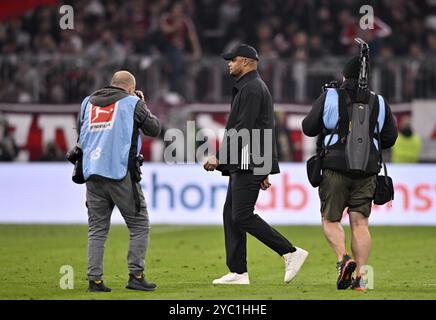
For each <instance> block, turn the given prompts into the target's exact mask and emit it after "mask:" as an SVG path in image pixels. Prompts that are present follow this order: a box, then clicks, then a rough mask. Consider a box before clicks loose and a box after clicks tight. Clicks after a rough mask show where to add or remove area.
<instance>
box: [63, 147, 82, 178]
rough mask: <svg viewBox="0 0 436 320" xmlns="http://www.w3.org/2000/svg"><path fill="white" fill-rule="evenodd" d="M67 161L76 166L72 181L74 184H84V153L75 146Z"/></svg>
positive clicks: (69, 152) (68, 154)
mask: <svg viewBox="0 0 436 320" xmlns="http://www.w3.org/2000/svg"><path fill="white" fill-rule="evenodd" d="M67 159H68V161H70V162H71V163H72V164H74V169H73V176H72V180H73V182H74V183H77V184H83V183H85V182H86V181H85V177H84V176H83V161H82V160H83V151H82V149H81V148H80V147H78V146H75V147H74V148H73V149H71V150H70V151H68V153H67Z"/></svg>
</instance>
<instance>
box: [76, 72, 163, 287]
mask: <svg viewBox="0 0 436 320" xmlns="http://www.w3.org/2000/svg"><path fill="white" fill-rule="evenodd" d="M135 87H136V80H135V77H134V76H133V75H132V74H131V73H129V72H127V71H118V72H116V73H115V74H114V76H113V78H112V81H111V85H110V86H108V87H105V88H103V89H100V90H98V91H96V92H94V93H93V94H91V95H90V96H88V97H86V98H85V99H84V100H83V102H82V107H81V112H80V114H79V126H78V128H79V145H80V148H75V151H74V152H73V153H72V154H74V156H75V157H77V158H80V156H81V155H82V154H83V155H82V159H83V160H82V161H81V166H82V167H83V169H82V170H83V177H82V179H83V181H81V182H82V183H83V182H85V181H86V189H87V192H86V206H87V208H88V217H89V219H88V221H89V233H88V280H89V288H88V291H91V292H109V291H111V289H109V288H108V287H106V286H105V285H104V283H103V281H102V276H103V256H104V247H105V242H106V238H107V234H108V232H109V227H110V218H111V214H112V210H113V208H114V206H117V207H118V209H119V210H120V212H121V214H122V216H123V218H124V220H125V221H126V224H127V227H128V229H129V233H130V245H129V253H128V256H127V260H128V267H129V272H130V277H129V280H128V283H127V286H126V288H128V289H133V290H143V291H153V290H155V288H156V285H155V284H153V283H150V282H147V281H146V280H145V278H144V274H143V271H144V258H145V252H146V248H147V246H148V234H149V219H148V212H147V209H146V203H145V198H144V195H143V193H142V190H141V186H140V184H139V181H140V180H141V172H140V166H141V164H142V157H141V156H140V154H139V151H140V150H141V137H140V132H139V129H140V130H141V131H142V132H143V133H144V134H146V135H149V136H152V137H156V136H158V135H159V132H160V124H159V120H158V119H157V118H156V117H155V116H154V115H153V114H152V113H151V112H150V110H149V109H148V108H147V105H146V104H145V101H144V95H143V93H142V92H141V91H136V90H135ZM70 160H71V159H70ZM79 160H80V159H79ZM78 174H79V175H80V173H78ZM73 180H74V177H73ZM74 181H75V182H76V180H74ZM79 183H80V182H79Z"/></svg>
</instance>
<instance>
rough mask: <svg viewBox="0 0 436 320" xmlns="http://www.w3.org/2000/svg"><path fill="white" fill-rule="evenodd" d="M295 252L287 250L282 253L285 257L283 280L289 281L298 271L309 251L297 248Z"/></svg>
mask: <svg viewBox="0 0 436 320" xmlns="http://www.w3.org/2000/svg"><path fill="white" fill-rule="evenodd" d="M295 248H296V249H297V251H295V252H289V253H287V254H284V255H283V258H284V259H285V282H286V283H289V282H290V281H291V280H292V279H294V277H295V276H296V275H297V273H298V271H300V268H301V266H302V265H303V263H304V261H305V260H306V258H307V256H308V255H309V252H307V251H306V250H303V249H301V248H297V247H295Z"/></svg>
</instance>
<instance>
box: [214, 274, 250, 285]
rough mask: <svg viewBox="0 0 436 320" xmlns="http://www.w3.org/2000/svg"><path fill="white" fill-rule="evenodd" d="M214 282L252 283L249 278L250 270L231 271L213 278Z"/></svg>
mask: <svg viewBox="0 0 436 320" xmlns="http://www.w3.org/2000/svg"><path fill="white" fill-rule="evenodd" d="M212 284H250V279H249V278H248V272H245V273H243V274H238V273H235V272H230V273H228V274H226V275H225V276H222V277H221V278H219V279H215V280H213V282H212Z"/></svg>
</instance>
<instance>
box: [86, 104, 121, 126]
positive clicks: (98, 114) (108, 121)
mask: <svg viewBox="0 0 436 320" xmlns="http://www.w3.org/2000/svg"><path fill="white" fill-rule="evenodd" d="M117 107H118V103H113V104H110V105H108V106H104V107H98V106H94V105H91V110H90V113H91V116H90V117H89V119H90V120H89V122H90V123H89V130H90V131H101V130H110V129H112V127H113V124H114V120H115V115H116V112H117Z"/></svg>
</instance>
